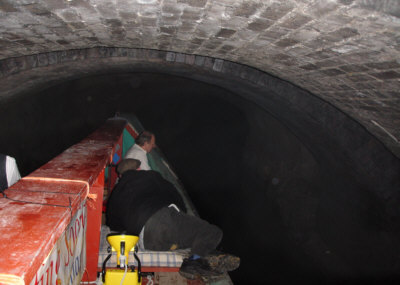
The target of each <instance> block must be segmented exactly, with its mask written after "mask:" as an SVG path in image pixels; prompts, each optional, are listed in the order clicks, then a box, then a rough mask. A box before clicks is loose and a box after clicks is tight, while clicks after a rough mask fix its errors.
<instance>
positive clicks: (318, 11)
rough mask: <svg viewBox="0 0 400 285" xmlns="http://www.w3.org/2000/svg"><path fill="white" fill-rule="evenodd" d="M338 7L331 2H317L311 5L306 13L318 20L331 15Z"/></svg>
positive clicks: (320, 0) (321, 0) (319, 0)
mask: <svg viewBox="0 0 400 285" xmlns="http://www.w3.org/2000/svg"><path fill="white" fill-rule="evenodd" d="M337 7H338V4H337V3H335V2H333V1H324V0H318V1H316V2H315V3H314V4H313V5H311V6H310V7H308V8H307V13H308V14H310V15H312V16H314V17H316V18H319V17H322V16H325V15H326V14H328V13H331V12H332V11H334V10H335V9H336V8H337Z"/></svg>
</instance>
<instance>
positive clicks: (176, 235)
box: [106, 159, 240, 280]
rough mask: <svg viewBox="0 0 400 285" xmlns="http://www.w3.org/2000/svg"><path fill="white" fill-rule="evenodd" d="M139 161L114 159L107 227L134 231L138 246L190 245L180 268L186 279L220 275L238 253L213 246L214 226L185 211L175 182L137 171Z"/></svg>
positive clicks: (216, 241) (219, 235) (233, 265)
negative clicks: (115, 180)
mask: <svg viewBox="0 0 400 285" xmlns="http://www.w3.org/2000/svg"><path fill="white" fill-rule="evenodd" d="M139 166H140V161H139V160H137V159H124V160H122V161H121V162H120V163H119V164H118V165H117V173H118V174H119V175H120V179H119V182H118V183H117V184H116V186H115V187H114V189H113V191H112V192H111V196H110V198H109V200H108V204H107V211H106V224H107V225H108V226H109V227H110V229H111V230H112V231H118V232H125V233H127V234H132V235H136V236H139V237H140V239H139V248H142V249H146V250H155V251H169V250H175V249H186V248H190V253H191V255H190V257H189V258H185V259H184V260H183V263H182V265H181V268H180V271H179V272H180V274H181V275H182V276H184V277H185V278H188V279H197V278H199V277H201V278H203V279H206V278H212V279H214V280H215V278H218V277H222V276H223V274H224V273H225V272H227V271H231V270H234V269H236V268H237V267H238V266H239V263H240V259H239V258H238V257H236V256H233V255H230V254H222V253H218V252H216V251H215V250H216V248H217V246H218V245H219V243H220V241H221V239H222V231H221V229H219V228H218V227H217V226H215V225H212V224H210V223H208V222H207V221H205V220H202V219H200V218H198V217H196V216H192V215H188V214H186V213H185V211H186V207H185V204H184V202H183V200H182V197H181V196H180V195H179V193H178V192H177V190H176V188H175V187H174V186H173V185H172V184H171V183H170V182H169V181H167V180H165V179H164V178H163V177H162V176H161V175H160V174H159V173H158V172H156V171H153V170H149V171H137V169H138V168H139Z"/></svg>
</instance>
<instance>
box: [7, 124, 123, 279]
mask: <svg viewBox="0 0 400 285" xmlns="http://www.w3.org/2000/svg"><path fill="white" fill-rule="evenodd" d="M126 124H127V122H126V121H125V120H123V119H109V120H107V122H106V123H105V124H104V125H103V126H102V127H101V128H99V129H98V130H96V131H95V132H93V133H92V134H91V135H89V136H88V137H87V138H85V139H84V140H82V141H81V142H79V143H77V144H75V145H73V146H72V147H70V148H68V149H67V150H65V151H64V152H63V153H61V154H60V155H58V156H57V157H55V158H54V159H52V160H51V161H49V162H48V163H46V164H45V165H43V166H42V167H40V168H39V169H37V170H35V171H34V172H32V173H31V174H29V175H28V176H26V177H23V178H22V179H21V180H20V181H18V182H17V183H16V184H14V185H13V186H11V187H10V188H8V189H7V190H5V191H4V194H5V196H4V197H3V198H0V231H1V233H2V234H1V235H0V252H1V254H0V283H1V284H27V283H29V282H31V280H32V279H33V277H34V276H35V274H36V272H37V271H38V269H39V268H40V266H41V264H42V262H43V260H44V259H45V258H46V257H47V255H48V254H49V252H50V251H51V250H52V248H53V247H54V245H55V243H56V242H57V240H58V239H59V238H60V236H61V235H62V233H63V232H64V231H65V229H66V227H67V226H68V224H69V223H70V222H71V218H72V217H73V216H74V214H75V213H76V212H77V210H78V208H79V207H80V206H81V204H82V202H83V201H85V200H87V203H88V206H89V207H90V206H92V207H96V205H97V206H98V203H97V204H96V203H95V201H96V199H97V197H91V188H92V186H93V185H94V184H95V183H96V181H97V180H98V179H99V176H100V175H101V173H103V170H104V169H105V167H106V165H108V164H109V163H111V162H112V154H113V149H114V147H115V146H116V143H117V142H118V140H119V139H120V137H121V135H122V132H123V129H124V127H125V126H126ZM100 179H101V177H100ZM103 180H104V177H103ZM88 198H89V199H88ZM98 199H100V200H102V197H98Z"/></svg>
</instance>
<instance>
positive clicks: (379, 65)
mask: <svg viewBox="0 0 400 285" xmlns="http://www.w3.org/2000/svg"><path fill="white" fill-rule="evenodd" d="M365 65H366V66H368V67H370V68H375V69H382V70H383V69H392V68H400V63H399V62H397V61H394V60H393V61H384V62H372V63H366V64H365Z"/></svg>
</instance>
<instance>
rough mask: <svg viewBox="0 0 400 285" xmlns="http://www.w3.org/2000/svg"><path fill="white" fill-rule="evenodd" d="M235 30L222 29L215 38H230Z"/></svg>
mask: <svg viewBox="0 0 400 285" xmlns="http://www.w3.org/2000/svg"><path fill="white" fill-rule="evenodd" d="M235 33H236V31H235V30H230V29H224V28H222V29H221V30H220V31H219V32H218V33H217V34H216V35H215V37H217V38H225V39H228V38H230V37H231V36H232V35H233V34H235Z"/></svg>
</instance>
